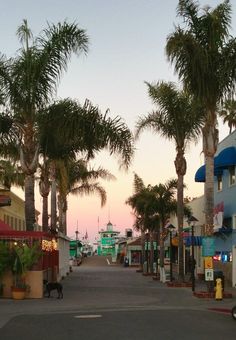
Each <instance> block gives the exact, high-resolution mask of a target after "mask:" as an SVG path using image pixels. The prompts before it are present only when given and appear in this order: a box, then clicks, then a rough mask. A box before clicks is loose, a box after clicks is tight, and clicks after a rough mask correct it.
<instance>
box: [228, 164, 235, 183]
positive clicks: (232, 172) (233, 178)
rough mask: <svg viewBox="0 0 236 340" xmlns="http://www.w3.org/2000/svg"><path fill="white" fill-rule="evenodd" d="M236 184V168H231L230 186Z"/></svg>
mask: <svg viewBox="0 0 236 340" xmlns="http://www.w3.org/2000/svg"><path fill="white" fill-rule="evenodd" d="M235 183H236V178H235V167H234V166H232V167H230V168H229V185H234V184H235Z"/></svg>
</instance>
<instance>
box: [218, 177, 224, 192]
mask: <svg viewBox="0 0 236 340" xmlns="http://www.w3.org/2000/svg"><path fill="white" fill-rule="evenodd" d="M222 187H223V186H222V175H218V176H217V190H218V191H221V190H222Z"/></svg>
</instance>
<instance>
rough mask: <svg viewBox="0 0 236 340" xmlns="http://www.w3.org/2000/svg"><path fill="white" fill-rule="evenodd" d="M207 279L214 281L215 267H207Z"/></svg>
mask: <svg viewBox="0 0 236 340" xmlns="http://www.w3.org/2000/svg"><path fill="white" fill-rule="evenodd" d="M205 281H214V272H213V269H205Z"/></svg>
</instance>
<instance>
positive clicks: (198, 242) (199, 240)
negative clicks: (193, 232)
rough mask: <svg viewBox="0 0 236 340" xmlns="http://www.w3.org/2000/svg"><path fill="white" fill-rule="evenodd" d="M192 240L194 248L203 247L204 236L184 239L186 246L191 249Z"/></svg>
mask: <svg viewBox="0 0 236 340" xmlns="http://www.w3.org/2000/svg"><path fill="white" fill-rule="evenodd" d="M192 239H193V245H194V246H201V245H202V236H194V237H192V236H187V237H185V238H184V243H185V246H187V247H189V246H191V245H192Z"/></svg>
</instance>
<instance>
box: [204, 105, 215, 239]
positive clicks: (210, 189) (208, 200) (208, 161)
mask: <svg viewBox="0 0 236 340" xmlns="http://www.w3.org/2000/svg"><path fill="white" fill-rule="evenodd" d="M208 117H210V118H208V121H207V122H206V123H205V126H204V127H203V129H202V132H203V152H204V156H205V166H206V178H205V186H204V198H205V235H209V236H210V235H212V233H213V226H214V225H213V220H214V216H213V211H214V155H215V153H216V149H217V144H218V130H217V129H216V123H217V119H216V115H215V113H214V112H209V113H208Z"/></svg>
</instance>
